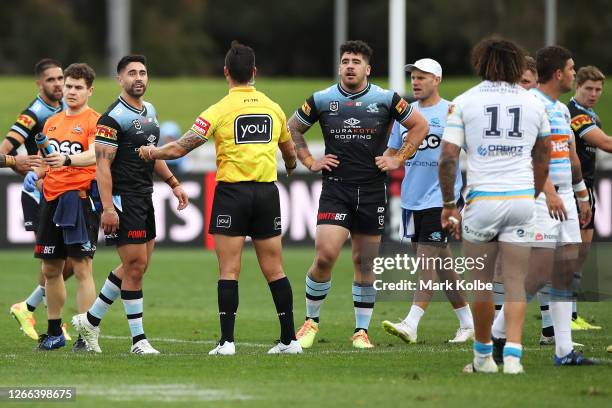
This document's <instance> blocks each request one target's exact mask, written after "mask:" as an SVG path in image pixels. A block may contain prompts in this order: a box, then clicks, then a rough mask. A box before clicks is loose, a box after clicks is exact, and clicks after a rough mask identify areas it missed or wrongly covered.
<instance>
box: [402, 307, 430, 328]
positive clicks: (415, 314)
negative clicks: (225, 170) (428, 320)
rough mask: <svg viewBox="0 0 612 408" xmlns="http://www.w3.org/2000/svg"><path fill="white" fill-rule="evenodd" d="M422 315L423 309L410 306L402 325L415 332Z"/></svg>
mask: <svg viewBox="0 0 612 408" xmlns="http://www.w3.org/2000/svg"><path fill="white" fill-rule="evenodd" d="M424 314H425V311H424V310H423V309H421V308H420V307H419V306H417V305H412V306H411V307H410V312H408V316H406V318H405V319H404V323H406V325H407V326H409V327H410V328H411V329H414V330H416V329H417V328H418V327H419V321H420V320H421V317H423V315H424Z"/></svg>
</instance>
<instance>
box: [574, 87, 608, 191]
mask: <svg viewBox="0 0 612 408" xmlns="http://www.w3.org/2000/svg"><path fill="white" fill-rule="evenodd" d="M567 107H568V109H569V112H570V115H571V117H572V121H571V124H572V130H573V131H574V138H575V139H576V153H577V154H578V158H579V159H580V167H581V169H582V178H583V179H584V181H585V182H586V183H587V184H589V186H593V182H594V179H595V162H596V158H597V147H596V146H593V145H591V144H589V143H587V141H586V140H584V139H583V137H584V135H585V134H586V133H587V132H589V131H590V130H592V129H593V128H594V127H598V128H600V129H601V121H600V120H599V116H598V115H597V114H596V113H595V112H594V111H593V110H592V109H588V108H585V107H584V106H582V105H580V104H579V103H578V102H576V99H574V98H572V99H571V100H570V101H569V102H568V103H567Z"/></svg>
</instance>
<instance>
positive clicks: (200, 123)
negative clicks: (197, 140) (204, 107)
mask: <svg viewBox="0 0 612 408" xmlns="http://www.w3.org/2000/svg"><path fill="white" fill-rule="evenodd" d="M191 130H193V131H194V132H195V133H197V134H198V135H200V136H202V137H206V135H208V131H209V130H210V122H209V121H207V120H206V119H204V118H203V117H201V116H198V118H197V119H196V120H195V122H194V124H193V126H191Z"/></svg>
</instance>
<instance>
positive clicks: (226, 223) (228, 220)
mask: <svg viewBox="0 0 612 408" xmlns="http://www.w3.org/2000/svg"><path fill="white" fill-rule="evenodd" d="M231 226H232V216H231V215H224V214H219V215H217V228H229V227H231Z"/></svg>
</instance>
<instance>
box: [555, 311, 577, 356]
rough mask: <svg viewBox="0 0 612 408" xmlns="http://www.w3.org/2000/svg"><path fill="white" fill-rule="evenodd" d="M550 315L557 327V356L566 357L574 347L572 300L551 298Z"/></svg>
mask: <svg viewBox="0 0 612 408" xmlns="http://www.w3.org/2000/svg"><path fill="white" fill-rule="evenodd" d="M550 316H551V317H552V321H553V326H554V328H555V354H556V355H557V357H565V356H567V355H568V354H569V353H570V352H571V351H572V350H573V349H574V346H573V345H572V329H571V324H572V302H571V301H561V302H560V301H556V300H551V301H550Z"/></svg>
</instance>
